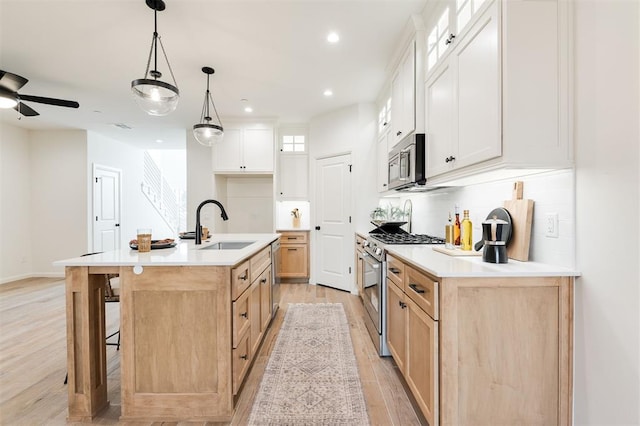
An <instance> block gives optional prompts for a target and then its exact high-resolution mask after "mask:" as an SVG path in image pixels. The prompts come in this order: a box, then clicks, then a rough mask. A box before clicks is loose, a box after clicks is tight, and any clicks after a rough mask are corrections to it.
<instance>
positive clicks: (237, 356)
mask: <svg viewBox="0 0 640 426" xmlns="http://www.w3.org/2000/svg"><path fill="white" fill-rule="evenodd" d="M249 334H250V333H244V335H243V336H242V337H241V339H240V342H238V347H237V348H234V349H233V351H232V358H233V359H232V360H231V371H232V375H233V394H234V395H237V393H238V389H240V385H241V384H242V379H244V376H245V375H246V374H247V370H248V369H249V364H250V363H251V357H250V354H249V350H250V341H249Z"/></svg>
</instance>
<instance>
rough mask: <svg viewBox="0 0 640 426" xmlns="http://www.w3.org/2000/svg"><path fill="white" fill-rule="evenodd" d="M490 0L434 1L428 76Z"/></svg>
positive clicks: (428, 52) (428, 48)
mask: <svg viewBox="0 0 640 426" xmlns="http://www.w3.org/2000/svg"><path fill="white" fill-rule="evenodd" d="M488 2H489V1H488V0H449V1H443V2H437V3H434V4H435V5H437V6H436V8H434V9H433V10H432V15H433V17H434V19H432V22H431V25H429V26H427V52H426V53H427V61H426V65H427V66H426V68H427V69H426V71H427V76H428V75H429V74H430V73H431V72H433V70H434V69H435V67H436V65H438V64H439V63H441V62H442V61H443V60H444V59H445V57H446V56H447V55H448V54H449V52H450V51H451V50H452V49H451V47H453V46H455V45H456V41H457V40H460V39H461V38H462V37H463V36H464V34H465V33H466V32H467V31H468V30H469V27H470V24H471V23H472V22H473V19H472V18H474V17H477V16H478V14H479V13H480V11H481V10H482V9H483V6H484V5H485V3H488Z"/></svg>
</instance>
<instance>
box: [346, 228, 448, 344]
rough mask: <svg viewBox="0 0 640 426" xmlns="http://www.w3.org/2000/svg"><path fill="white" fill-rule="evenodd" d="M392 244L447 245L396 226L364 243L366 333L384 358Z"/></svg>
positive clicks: (373, 233)
mask: <svg viewBox="0 0 640 426" xmlns="http://www.w3.org/2000/svg"><path fill="white" fill-rule="evenodd" d="M392 244H444V240H443V239H442V238H438V237H433V236H431V235H424V234H410V233H408V232H406V231H404V230H403V229H402V228H400V225H398V224H397V223H396V224H394V225H390V224H386V225H382V226H378V227H377V228H376V229H375V230H373V231H371V232H370V233H369V236H368V238H367V239H366V240H364V241H363V243H362V246H363V252H362V253H361V254H359V256H361V257H360V259H362V261H363V262H362V263H363V272H362V274H363V277H362V279H363V288H364V290H363V292H362V294H361V296H362V301H363V303H364V307H365V310H366V311H367V315H365V325H366V326H367V331H368V332H369V335H370V336H371V339H372V340H373V344H374V345H375V346H376V349H377V350H378V353H379V354H380V355H381V356H389V355H390V353H389V349H388V348H387V273H386V252H385V246H388V245H392Z"/></svg>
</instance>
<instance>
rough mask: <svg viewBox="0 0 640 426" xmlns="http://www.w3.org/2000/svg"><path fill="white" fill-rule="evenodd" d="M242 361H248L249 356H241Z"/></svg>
mask: <svg viewBox="0 0 640 426" xmlns="http://www.w3.org/2000/svg"><path fill="white" fill-rule="evenodd" d="M240 359H244V360H245V361H246V360H247V359H249V357H248V356H247V355H240Z"/></svg>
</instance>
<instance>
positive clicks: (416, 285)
mask: <svg viewBox="0 0 640 426" xmlns="http://www.w3.org/2000/svg"><path fill="white" fill-rule="evenodd" d="M409 287H411V290H413V291H415V292H416V293H418V294H422V293H424V290H423V289H421V288H418V284H409Z"/></svg>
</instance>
